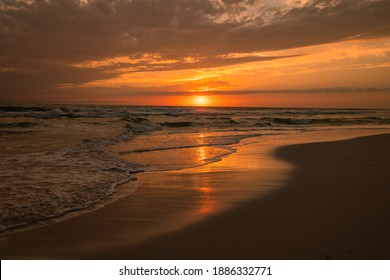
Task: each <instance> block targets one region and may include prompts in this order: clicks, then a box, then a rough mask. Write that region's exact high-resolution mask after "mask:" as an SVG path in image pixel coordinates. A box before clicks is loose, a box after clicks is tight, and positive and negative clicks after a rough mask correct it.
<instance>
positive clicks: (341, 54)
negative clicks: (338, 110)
mask: <svg viewBox="0 0 390 280" xmlns="http://www.w3.org/2000/svg"><path fill="white" fill-rule="evenodd" d="M389 15H390V1H389V0H300V1H296V0H275V1H271V0H89V1H88V0H81V1H79V0H53V1H51V0H0V33H1V34H0V36H1V41H0V87H1V89H0V92H1V95H0V103H3V104H10V103H25V104H31V103H56V104H59V103H64V104H67V103H72V104H121V105H124V104H128V105H168V106H195V105H203V106H205V105H208V106H256V107H327V108H329V107H343V108H390V78H389V77H390V16H389ZM199 97H202V98H199Z"/></svg>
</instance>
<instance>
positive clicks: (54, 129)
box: [0, 106, 390, 231]
mask: <svg viewBox="0 0 390 280" xmlns="http://www.w3.org/2000/svg"><path fill="white" fill-rule="evenodd" d="M389 123H390V111H389V110H347V109H343V110H331V109H326V110H320V109H256V108H187V107H125V106H60V107H56V106H33V107H31V106H30V107H29V106H0V137H1V141H0V147H1V151H2V153H1V155H0V168H1V169H0V170H1V173H0V178H1V185H0V202H1V203H0V231H6V230H9V229H12V228H16V227H20V226H23V225H27V224H31V223H34V222H37V221H40V220H44V219H51V218H54V217H58V216H61V215H63V214H64V213H67V212H69V211H77V210H80V209H84V208H86V207H88V206H89V205H91V204H93V203H97V202H99V201H101V200H102V199H104V198H106V197H108V196H110V195H112V194H113V193H114V192H115V186H117V185H118V184H120V183H122V182H125V181H128V180H130V179H133V178H134V176H136V174H135V173H137V172H139V171H161V170H175V169H183V168H189V167H195V166H200V165H205V164H208V163H211V162H215V161H219V160H221V159H222V158H223V157H226V156H228V155H229V154H231V153H233V152H235V148H234V147H233V146H232V145H234V144H237V143H239V142H240V141H241V140H242V139H246V138H250V137H255V136H262V135H269V134H272V135H278V134H285V133H301V132H304V131H308V130H318V129H320V130H322V129H329V128H330V127H340V126H343V127H345V126H348V127H352V128H353V127H362V126H366V127H389ZM134 174H135V175H134Z"/></svg>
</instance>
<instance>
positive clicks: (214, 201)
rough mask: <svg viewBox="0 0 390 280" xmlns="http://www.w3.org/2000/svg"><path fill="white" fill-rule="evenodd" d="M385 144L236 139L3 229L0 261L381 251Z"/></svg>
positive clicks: (351, 135)
mask: <svg viewBox="0 0 390 280" xmlns="http://www.w3.org/2000/svg"><path fill="white" fill-rule="evenodd" d="M386 133H387V134H386ZM371 134H378V135H371ZM379 134H380V135H379ZM367 135H371V136H367ZM259 139H261V141H259ZM336 140H337V141H336ZM315 142H318V143H315ZM389 143H390V134H389V131H388V130H372V129H371V130H370V129H368V130H361V129H360V130H342V129H339V130H337V131H336V130H335V131H332V134H329V132H327V131H320V132H309V133H303V134H301V135H296V134H295V135H283V136H269V137H259V138H249V139H245V140H243V141H242V143H240V144H239V145H237V147H236V148H237V152H236V153H234V154H232V155H230V156H228V157H226V158H223V160H222V161H219V162H216V163H212V164H209V165H205V166H202V167H197V168H190V169H185V170H179V171H169V172H149V173H144V174H139V175H138V180H137V184H138V189H137V191H136V192H135V193H134V194H132V195H129V196H127V197H125V198H123V199H120V200H118V201H116V202H115V203H112V204H109V205H106V206H105V207H103V208H101V209H98V210H96V211H92V212H90V213H86V214H83V215H80V216H77V217H75V218H72V219H67V220H65V221H63V222H59V223H55V224H51V225H47V226H42V227H39V228H35V229H31V230H28V231H22V232H15V233H11V234H7V235H5V236H3V237H2V239H1V241H0V257H1V258H2V259H389V258H390V238H389V236H390V223H389V220H390V206H389V203H388V202H389V200H390V189H389V182H390V173H389V172H388V170H390V168H389V167H390V163H389V161H388V159H389V157H390V146H389ZM127 187H128V186H126V184H125V185H122V186H121V187H120V188H123V189H126V188H127ZM119 191H120V190H119Z"/></svg>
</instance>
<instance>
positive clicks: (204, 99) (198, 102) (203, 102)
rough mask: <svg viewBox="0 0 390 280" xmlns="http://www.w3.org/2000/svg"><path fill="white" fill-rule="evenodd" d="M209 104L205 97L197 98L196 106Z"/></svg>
mask: <svg viewBox="0 0 390 280" xmlns="http://www.w3.org/2000/svg"><path fill="white" fill-rule="evenodd" d="M207 103H208V100H207V98H206V97H205V96H196V97H195V104H196V105H198V106H202V105H206V104H207Z"/></svg>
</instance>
